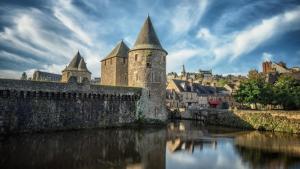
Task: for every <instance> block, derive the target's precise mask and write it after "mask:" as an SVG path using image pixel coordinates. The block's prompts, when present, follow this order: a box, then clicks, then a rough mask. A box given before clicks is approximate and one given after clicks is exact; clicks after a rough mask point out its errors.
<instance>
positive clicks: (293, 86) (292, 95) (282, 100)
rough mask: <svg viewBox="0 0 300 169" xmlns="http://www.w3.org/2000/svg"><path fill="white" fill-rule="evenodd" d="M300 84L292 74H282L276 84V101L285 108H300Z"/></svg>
mask: <svg viewBox="0 0 300 169" xmlns="http://www.w3.org/2000/svg"><path fill="white" fill-rule="evenodd" d="M299 88H300V84H299V82H297V81H296V80H295V79H293V78H292V77H290V76H286V75H283V76H280V77H279V79H278V80H277V81H276V82H275V84H274V94H275V102H276V103H277V104H279V105H282V106H283V108H284V109H296V108H300V103H299V102H300V96H299V95H300V89H299Z"/></svg>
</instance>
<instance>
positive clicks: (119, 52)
mask: <svg viewBox="0 0 300 169" xmlns="http://www.w3.org/2000/svg"><path fill="white" fill-rule="evenodd" d="M128 52H129V48H128V46H127V45H126V44H125V43H124V42H123V40H122V41H121V42H119V43H118V44H117V46H116V47H115V48H114V49H113V50H112V51H111V52H110V53H109V54H108V55H107V56H106V57H105V58H104V59H103V60H105V59H109V58H112V57H124V58H127V57H128Z"/></svg>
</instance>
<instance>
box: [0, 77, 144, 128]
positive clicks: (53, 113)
mask: <svg viewBox="0 0 300 169" xmlns="http://www.w3.org/2000/svg"><path fill="white" fill-rule="evenodd" d="M143 90H144V89H142V88H137V87H121V86H120V87H116V86H103V85H90V84H88V83H77V82H76V81H70V82H68V83H57V82H39V81H26V80H10V79H0V134H1V133H3V132H4V133H14V132H32V131H45V130H66V129H81V128H97V127H110V126H120V125H125V124H129V123H132V122H134V121H136V120H137V119H138V115H137V114H138V113H140V110H139V112H138V107H139V106H140V100H141V98H142V94H143V93H144V92H143ZM145 104H146V102H145Z"/></svg>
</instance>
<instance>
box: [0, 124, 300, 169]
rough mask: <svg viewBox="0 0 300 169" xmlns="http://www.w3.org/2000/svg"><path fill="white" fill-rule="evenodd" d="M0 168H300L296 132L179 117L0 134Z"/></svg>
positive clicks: (299, 150) (299, 141)
mask: <svg viewBox="0 0 300 169" xmlns="http://www.w3.org/2000/svg"><path fill="white" fill-rule="evenodd" d="M0 168H5V169H11V168H14V169H15V168H17V169H18V168H22V169H23V168H24V169H26V168H46V169H48V168H64V169H68V168H75V169H79V168H80V169H81V168H83V169H92V168H124V169H148V168H149V169H152V168H153V169H165V168H167V169H185V168H186V169H193V168H197V169H198V168H211V169H213V168H216V169H217V168H222V169H223V168H225V169H226V168H228V169H229V168H230V169H234V168H238V169H240V168H241V169H243V168H300V136H299V135H289V134H283V133H269V132H263V133H261V132H256V131H251V132H249V131H240V130H233V129H227V128H220V127H207V126H203V125H202V124H201V123H197V122H189V121H178V122H172V123H169V124H168V126H167V127H165V128H161V129H149V128H147V129H106V130H89V131H74V132H59V133H48V134H32V135H30V134H26V135H20V136H11V137H8V138H2V140H1V141H0Z"/></svg>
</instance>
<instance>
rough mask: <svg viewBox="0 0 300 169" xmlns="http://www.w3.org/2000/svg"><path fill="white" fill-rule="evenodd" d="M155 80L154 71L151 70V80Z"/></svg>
mask: <svg viewBox="0 0 300 169" xmlns="http://www.w3.org/2000/svg"><path fill="white" fill-rule="evenodd" d="M154 81H155V79H154V73H153V72H152V73H151V82H154Z"/></svg>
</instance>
